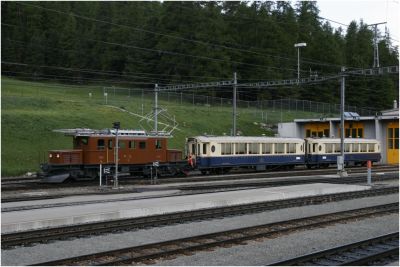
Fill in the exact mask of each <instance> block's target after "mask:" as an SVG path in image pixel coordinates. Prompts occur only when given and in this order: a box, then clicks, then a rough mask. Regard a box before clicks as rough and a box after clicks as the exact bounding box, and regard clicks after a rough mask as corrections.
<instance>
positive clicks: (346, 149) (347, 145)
mask: <svg viewBox="0 0 400 267" xmlns="http://www.w3.org/2000/svg"><path fill="white" fill-rule="evenodd" d="M344 152H350V144H344Z"/></svg>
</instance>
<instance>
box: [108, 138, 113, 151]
mask: <svg viewBox="0 0 400 267" xmlns="http://www.w3.org/2000/svg"><path fill="white" fill-rule="evenodd" d="M112 148H113V141H112V140H111V139H109V140H108V149H112Z"/></svg>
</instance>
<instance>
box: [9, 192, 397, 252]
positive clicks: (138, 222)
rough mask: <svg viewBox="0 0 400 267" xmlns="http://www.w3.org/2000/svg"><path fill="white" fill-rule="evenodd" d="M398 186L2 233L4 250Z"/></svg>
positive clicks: (345, 197)
mask: <svg viewBox="0 0 400 267" xmlns="http://www.w3.org/2000/svg"><path fill="white" fill-rule="evenodd" d="M398 192H399V188H398V187H387V188H380V189H371V190H364V191H354V192H345V193H335V194H328V195H319V196H309V197H301V198H294V199H285V200H276V201H268V202H258V203H251V204H243V205H235V206H228V207H219V208H211V209H201V210H193V211H186V212H175V213H170V214H162V215H154V216H147V217H139V218H130V219H119V220H113V221H102V222H94V223H85V224H79V225H69V226H64V227H55V228H45V229H38V230H31V231H24V232H15V233H8V234H7V233H3V234H2V235H1V247H2V249H6V248H10V247H13V246H21V245H29V244H33V243H38V242H40V243H43V242H48V241H51V240H60V239H66V238H74V237H80V236H89V235H98V234H104V233H110V232H113V231H128V230H132V229H140V228H146V227H155V226H160V225H169V224H174V223H182V222H189V221H194V220H207V219H208V220H209V219H212V218H220V217H226V216H233V215H241V214H249V213H257V212H263V211H268V210H276V209H283V208H290V207H300V206H305V205H317V204H322V203H328V202H334V201H341V200H348V199H354V198H363V197H372V196H378V195H384V194H394V193H398Z"/></svg>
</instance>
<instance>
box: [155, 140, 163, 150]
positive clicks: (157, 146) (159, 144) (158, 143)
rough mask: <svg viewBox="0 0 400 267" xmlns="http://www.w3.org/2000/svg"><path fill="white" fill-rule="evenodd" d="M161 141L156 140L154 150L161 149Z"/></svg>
mask: <svg viewBox="0 0 400 267" xmlns="http://www.w3.org/2000/svg"><path fill="white" fill-rule="evenodd" d="M161 148H162V146H161V140H156V149H161Z"/></svg>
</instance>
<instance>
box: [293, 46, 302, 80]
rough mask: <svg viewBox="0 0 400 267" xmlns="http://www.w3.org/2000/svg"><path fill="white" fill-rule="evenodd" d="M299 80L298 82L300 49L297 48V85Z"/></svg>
mask: <svg viewBox="0 0 400 267" xmlns="http://www.w3.org/2000/svg"><path fill="white" fill-rule="evenodd" d="M292 51H293V50H292ZM299 80H300V47H297V84H299Z"/></svg>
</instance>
